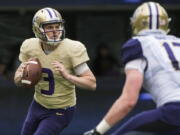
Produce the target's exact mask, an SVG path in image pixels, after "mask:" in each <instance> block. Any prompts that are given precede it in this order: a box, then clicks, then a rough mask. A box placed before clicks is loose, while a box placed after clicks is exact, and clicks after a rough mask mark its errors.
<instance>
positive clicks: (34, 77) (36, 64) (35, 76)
mask: <svg viewBox="0 0 180 135" xmlns="http://www.w3.org/2000/svg"><path fill="white" fill-rule="evenodd" d="M41 75H42V69H41V63H40V61H39V60H38V59H37V58H32V59H30V60H28V62H27V63H26V66H25V67H24V71H23V76H22V80H21V83H22V85H23V87H25V88H32V87H34V86H35V85H36V84H37V83H38V82H39V81H40V79H41Z"/></svg>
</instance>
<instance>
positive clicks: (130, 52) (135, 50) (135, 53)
mask: <svg viewBox="0 0 180 135" xmlns="http://www.w3.org/2000/svg"><path fill="white" fill-rule="evenodd" d="M138 58H145V57H144V56H143V50H142V47H141V43H140V42H139V40H138V39H130V40H128V41H127V42H126V43H125V44H124V45H123V47H122V62H123V64H124V65H125V64H126V63H128V62H129V61H132V60H135V59H138Z"/></svg>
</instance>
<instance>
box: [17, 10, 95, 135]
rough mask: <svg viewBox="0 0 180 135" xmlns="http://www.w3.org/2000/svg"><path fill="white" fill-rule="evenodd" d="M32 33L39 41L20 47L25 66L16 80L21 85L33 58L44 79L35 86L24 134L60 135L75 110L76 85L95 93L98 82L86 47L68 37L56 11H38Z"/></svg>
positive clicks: (22, 134)
mask: <svg viewBox="0 0 180 135" xmlns="http://www.w3.org/2000/svg"><path fill="white" fill-rule="evenodd" d="M33 32H34V34H35V36H36V38H30V39H26V40H25V41H24V42H23V44H22V46H21V49H20V55H19V59H20V61H21V62H22V64H21V65H20V66H19V68H18V69H17V71H16V73H15V77H14V81H15V83H16V84H17V85H18V86H21V85H22V82H21V79H22V73H23V69H24V66H25V65H26V63H27V61H28V60H29V59H30V58H38V59H39V61H40V63H41V66H42V78H41V80H40V81H39V83H38V84H37V85H36V86H35V92H34V98H33V101H32V103H31V105H30V107H29V111H28V114H27V117H26V120H25V122H24V125H23V128H22V131H21V135H59V134H60V133H61V131H62V130H63V129H64V128H65V127H67V126H68V124H69V123H70V121H71V120H72V117H73V113H74V111H75V106H76V92H75V86H78V87H81V88H84V89H90V90H95V89H96V79H95V77H94V75H93V73H92V72H91V70H90V69H89V67H88V65H87V63H86V62H87V61H88V60H89V57H88V54H87V51H86V48H85V46H84V45H83V44H82V43H81V42H79V41H74V40H71V39H68V38H65V30H64V20H63V19H62V17H61V15H60V13H59V12H58V11H57V10H55V9H53V8H43V9H40V10H39V11H37V13H36V14H35V16H34V18H33Z"/></svg>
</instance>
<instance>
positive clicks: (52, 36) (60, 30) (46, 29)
mask: <svg viewBox="0 0 180 135" xmlns="http://www.w3.org/2000/svg"><path fill="white" fill-rule="evenodd" d="M55 25H56V26H55ZM58 25H59V26H58ZM51 27H55V28H51ZM41 32H42V35H43V37H44V39H45V40H43V42H45V43H46V44H48V45H57V44H59V43H60V42H61V41H62V40H63V39H64V24H63V22H59V23H57V22H56V23H44V24H42V28H41Z"/></svg>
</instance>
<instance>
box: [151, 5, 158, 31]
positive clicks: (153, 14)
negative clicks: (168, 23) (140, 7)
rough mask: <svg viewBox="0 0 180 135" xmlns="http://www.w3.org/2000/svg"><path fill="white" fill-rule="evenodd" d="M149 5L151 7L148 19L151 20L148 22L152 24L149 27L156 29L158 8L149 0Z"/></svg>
mask: <svg viewBox="0 0 180 135" xmlns="http://www.w3.org/2000/svg"><path fill="white" fill-rule="evenodd" d="M149 7H150V9H151V20H150V21H152V22H150V23H151V24H152V27H151V29H157V24H158V22H157V20H158V18H157V17H158V10H157V8H156V4H155V3H154V2H150V3H149Z"/></svg>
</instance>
